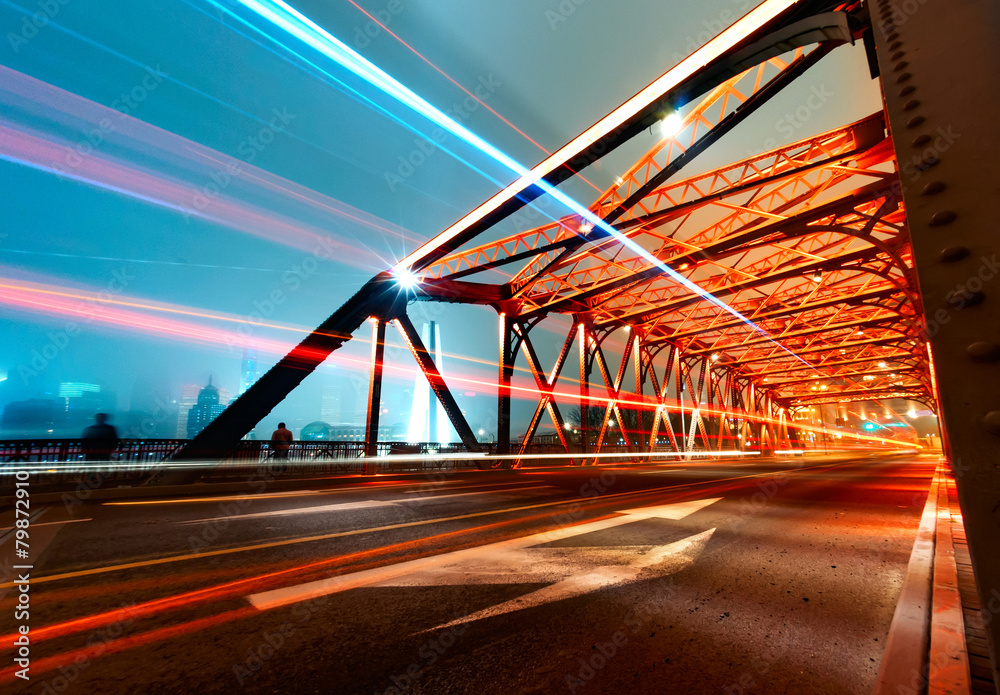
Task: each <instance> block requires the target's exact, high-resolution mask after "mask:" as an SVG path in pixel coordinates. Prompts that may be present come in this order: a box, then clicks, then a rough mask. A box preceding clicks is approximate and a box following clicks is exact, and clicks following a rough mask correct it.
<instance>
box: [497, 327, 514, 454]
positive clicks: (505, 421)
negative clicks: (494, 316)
mask: <svg viewBox="0 0 1000 695" xmlns="http://www.w3.org/2000/svg"><path fill="white" fill-rule="evenodd" d="M511 328H512V322H511V318H510V317H509V316H508V315H507V313H506V312H500V341H499V342H500V345H499V347H500V356H499V360H498V364H499V367H500V374H499V378H498V379H497V455H499V456H506V455H508V454H510V380H511V377H513V375H514V351H513V350H512V346H511V334H512V332H513V331H512V330H511Z"/></svg>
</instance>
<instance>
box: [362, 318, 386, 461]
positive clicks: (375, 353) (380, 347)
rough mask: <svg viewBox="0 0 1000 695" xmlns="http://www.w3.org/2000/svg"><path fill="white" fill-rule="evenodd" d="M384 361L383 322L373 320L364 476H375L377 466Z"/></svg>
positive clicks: (378, 319) (377, 319)
mask: <svg viewBox="0 0 1000 695" xmlns="http://www.w3.org/2000/svg"><path fill="white" fill-rule="evenodd" d="M384 359H385V321H383V320H382V319H380V318H376V319H373V324H372V358H371V365H370V367H369V372H368V420H367V422H366V423H365V457H366V458H367V460H366V461H365V475H375V473H376V472H377V469H378V466H377V464H376V462H375V457H376V456H378V425H379V416H380V415H381V411H382V368H383V366H384V364H383V362H384Z"/></svg>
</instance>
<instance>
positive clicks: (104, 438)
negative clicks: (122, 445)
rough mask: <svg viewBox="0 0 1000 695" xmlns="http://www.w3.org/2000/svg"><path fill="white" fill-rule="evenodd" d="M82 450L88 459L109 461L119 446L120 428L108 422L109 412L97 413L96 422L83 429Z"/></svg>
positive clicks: (85, 458)
mask: <svg viewBox="0 0 1000 695" xmlns="http://www.w3.org/2000/svg"><path fill="white" fill-rule="evenodd" d="M81 439H83V443H82V445H81V447H80V448H81V450H82V451H83V457H84V460H86V461H108V460H110V459H111V452H113V451H114V450H115V449H117V448H118V430H116V429H115V426H114V425H111V424H108V414H107V413H97V415H95V416H94V424H93V425H91V426H90V427H87V428H85V429H84V430H83V436H82V437H81Z"/></svg>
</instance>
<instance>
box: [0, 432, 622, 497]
mask: <svg viewBox="0 0 1000 695" xmlns="http://www.w3.org/2000/svg"><path fill="white" fill-rule="evenodd" d="M187 441H188V440H186V439H121V440H119V441H118V443H117V445H116V446H115V448H114V449H113V450H111V451H110V452H107V451H105V452H102V453H101V454H100V455H99V456H95V455H94V454H93V453H91V454H90V455H89V456H88V451H92V447H93V444H92V443H89V445H90V447H91V449H88V443H86V442H84V441H83V440H81V439H41V438H37V439H17V440H0V479H2V478H4V477H7V476H12V475H13V474H14V472H15V471H17V470H24V469H28V470H29V471H30V472H31V474H32V477H33V478H34V479H35V480H36V481H37V482H38V483H40V484H42V485H46V486H53V487H60V486H67V485H72V484H76V483H78V482H79V481H80V480H81V479H83V478H84V477H88V476H89V477H90V478H94V477H100V479H101V480H102V481H104V482H113V483H116V484H118V485H136V484H140V483H141V482H142V481H144V480H146V479H147V478H148V477H149V476H151V475H152V474H154V473H156V472H157V471H161V470H163V469H164V467H165V466H173V465H177V466H183V467H194V468H204V471H205V473H204V475H203V476H202V480H203V481H206V482H207V481H224V480H237V479H241V478H247V477H252V476H260V475H268V476H275V475H294V476H322V475H344V474H361V473H364V471H365V466H366V463H367V462H370V461H369V460H366V459H365V458H364V453H365V451H364V442H359V441H336V442H327V441H314V442H308V441H307V442H302V441H299V442H292V443H291V444H290V445H289V449H288V456H287V458H279V457H277V456H276V455H275V454H276V452H275V449H274V448H273V447H272V446H271V443H270V442H269V441H252V440H244V441H241V442H240V443H239V445H238V446H237V448H236V450H235V451H234V452H233V453H232V454H231V455H230V456H229V457H228V458H227V459H225V460H223V461H217V462H204V463H200V464H199V463H190V464H189V463H185V464H170V463H169V461H168V460H169V457H170V455H171V454H173V453H174V452H175V451H177V450H178V449H179V448H180V447H182V446H183V445H184V444H186V443H187ZM480 446H481V448H482V452H481V453H480V454H470V453H469V452H468V451H467V450H466V449H465V447H464V446H462V445H461V444H448V445H442V444H437V443H434V442H421V443H402V442H382V443H380V444H379V446H378V460H377V462H376V468H377V470H378V472H379V473H401V472H412V471H418V472H419V471H439V470H454V469H462V468H476V467H479V466H480V465H481V464H482V463H483V461H484V456H485V457H488V456H491V455H495V454H496V448H497V445H496V444H495V443H483V444H481V445H480ZM602 454H604V455H608V454H612V455H617V454H620V455H621V456H622V457H623V458H631V457H632V455H630V454H629V453H628V451H627V449H626V448H625V447H623V446H618V445H612V446H605V447H602ZM551 455H560V456H565V451H564V450H563V448H562V446H561V445H559V444H555V443H547V442H546V443H538V444H532V445H529V446H528V447H527V448H526V450H525V452H524V461H523V463H524V464H525V465H528V466H530V465H540V464H541V465H559V464H560V463H564V464H569V463H570V461H569V460H568V459H565V458H552V459H550V458H544V457H547V456H551ZM614 458H617V456H614ZM608 462H609V463H610V462H611V460H609V461H608ZM47 464H51V465H47Z"/></svg>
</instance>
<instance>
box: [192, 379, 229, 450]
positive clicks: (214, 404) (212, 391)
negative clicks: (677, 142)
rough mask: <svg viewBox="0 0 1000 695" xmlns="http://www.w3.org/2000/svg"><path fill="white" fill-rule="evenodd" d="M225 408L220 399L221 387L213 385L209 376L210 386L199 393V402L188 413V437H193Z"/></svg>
mask: <svg viewBox="0 0 1000 695" xmlns="http://www.w3.org/2000/svg"><path fill="white" fill-rule="evenodd" d="M225 409H226V405H225V402H224V401H222V400H221V399H220V392H219V389H217V388H215V387H214V386H213V385H212V379H211V377H209V379H208V386H206V387H205V388H203V389H202V390H201V391H200V392H199V393H198V402H197V403H195V404H194V406H192V407H191V409H190V410H189V411H188V413H187V438H188V439H193V438H194V436H195V435H196V434H198V433H199V432H201V431H202V430H203V429H205V426H206V425H208V423H210V422H211V421H212V420H214V419H215V418H217V417H218V416H219V414H220V413H221V412H222V411H223V410H225Z"/></svg>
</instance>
